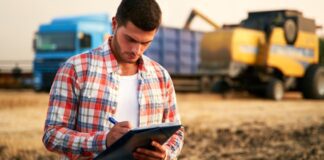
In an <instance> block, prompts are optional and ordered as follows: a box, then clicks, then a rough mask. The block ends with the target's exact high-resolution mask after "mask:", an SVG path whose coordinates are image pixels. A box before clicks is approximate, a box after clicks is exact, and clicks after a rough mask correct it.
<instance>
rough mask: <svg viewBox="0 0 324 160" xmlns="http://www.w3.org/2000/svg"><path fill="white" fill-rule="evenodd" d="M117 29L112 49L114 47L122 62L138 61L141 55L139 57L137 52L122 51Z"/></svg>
mask: <svg viewBox="0 0 324 160" xmlns="http://www.w3.org/2000/svg"><path fill="white" fill-rule="evenodd" d="M117 31H118V30H117ZM117 31H116V32H115V35H114V37H113V39H112V41H113V43H112V49H113V54H114V56H115V57H116V59H117V60H118V61H119V62H121V63H136V62H137V61H138V59H139V57H137V55H136V53H134V52H127V51H125V52H123V51H122V49H121V47H120V44H119V42H118V37H117ZM130 57H131V58H130Z"/></svg>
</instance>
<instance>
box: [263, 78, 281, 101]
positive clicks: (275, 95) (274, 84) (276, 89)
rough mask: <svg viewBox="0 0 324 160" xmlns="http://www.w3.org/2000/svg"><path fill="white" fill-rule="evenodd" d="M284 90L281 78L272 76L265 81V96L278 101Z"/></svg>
mask: <svg viewBox="0 0 324 160" xmlns="http://www.w3.org/2000/svg"><path fill="white" fill-rule="evenodd" d="M284 92H285V89H284V86H283V82H282V81H281V80H279V79H276V78H273V79H271V80H270V81H269V82H268V83H267V86H266V97H267V98H269V99H273V100H276V101H279V100H281V99H282V97H283V95H284Z"/></svg>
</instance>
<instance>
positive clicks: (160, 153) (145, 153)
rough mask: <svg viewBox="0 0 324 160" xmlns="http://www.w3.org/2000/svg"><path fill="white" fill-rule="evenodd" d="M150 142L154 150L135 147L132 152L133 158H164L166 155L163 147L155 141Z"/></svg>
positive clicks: (139, 159)
mask: <svg viewBox="0 0 324 160" xmlns="http://www.w3.org/2000/svg"><path fill="white" fill-rule="evenodd" d="M151 144H152V146H153V147H155V150H149V149H145V148H137V149H136V151H135V152H134V153H133V156H134V158H135V159H137V160H161V159H162V160H164V159H165V157H166V150H165V148H164V147H163V146H162V145H161V144H159V143H158V142H156V141H152V143H151Z"/></svg>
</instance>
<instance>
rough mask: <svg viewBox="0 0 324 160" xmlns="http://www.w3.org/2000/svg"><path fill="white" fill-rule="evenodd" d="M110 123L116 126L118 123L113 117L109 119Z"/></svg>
mask: <svg viewBox="0 0 324 160" xmlns="http://www.w3.org/2000/svg"><path fill="white" fill-rule="evenodd" d="M108 120H109V122H111V123H112V124H116V123H118V122H117V121H116V120H115V119H114V118H113V117H109V118H108Z"/></svg>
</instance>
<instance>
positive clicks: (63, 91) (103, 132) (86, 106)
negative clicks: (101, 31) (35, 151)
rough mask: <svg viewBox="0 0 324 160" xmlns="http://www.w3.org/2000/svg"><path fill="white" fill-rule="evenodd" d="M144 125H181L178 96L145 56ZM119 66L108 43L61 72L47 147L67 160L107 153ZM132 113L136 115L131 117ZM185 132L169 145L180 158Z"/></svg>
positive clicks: (75, 59)
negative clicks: (167, 123) (174, 123)
mask: <svg viewBox="0 0 324 160" xmlns="http://www.w3.org/2000/svg"><path fill="white" fill-rule="evenodd" d="M138 65H139V67H138V75H139V82H138V83H139V86H138V93H139V95H138V101H139V123H138V124H139V126H140V127H143V126H149V125H154V124H160V123H165V122H178V123H180V116H179V114H178V112H177V106H176V96H175V91H174V87H173V84H172V80H171V78H170V75H169V74H168V72H167V71H166V70H165V69H164V68H163V67H162V66H161V65H159V64H158V63H156V62H154V61H153V60H151V59H150V58H148V57H146V56H145V55H143V56H142V58H141V59H140V60H139V63H138ZM118 71H119V67H118V63H117V60H116V58H115V57H114V55H113V54H112V53H111V50H110V48H109V45H108V42H107V41H106V42H105V43H104V44H103V45H101V46H99V47H98V48H96V49H93V50H90V51H89V52H86V53H82V54H79V55H76V56H73V57H71V58H70V59H69V60H67V62H65V63H64V64H63V65H62V66H61V67H60V69H59V70H58V72H57V74H56V76H55V80H54V82H53V85H52V88H51V91H50V100H49V108H48V112H47V118H46V122H45V129H44V130H45V133H44V136H43V142H44V144H45V146H46V148H47V149H48V150H50V151H55V152H58V153H60V154H62V155H63V157H62V158H69V159H79V158H83V157H84V158H86V157H87V158H89V159H92V158H93V157H94V156H96V155H98V154H99V153H100V152H102V151H104V150H105V149H106V136H107V133H108V132H109V131H110V129H111V128H112V127H113V124H111V123H109V121H108V117H110V116H111V117H114V114H115V111H116V107H117V96H118V87H119V86H118V85H119V78H120V75H119V72H118ZM130 114H132V113H130ZM183 139H184V130H183V128H181V129H180V130H178V131H177V132H176V133H175V134H174V135H173V136H172V137H171V138H170V139H169V140H168V141H167V142H166V143H165V144H164V146H165V147H166V148H167V153H168V158H169V159H175V158H176V157H177V155H178V154H179V153H180V150H181V148H182V145H183Z"/></svg>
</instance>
